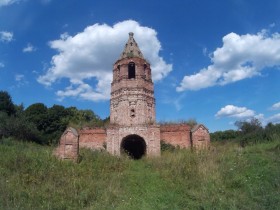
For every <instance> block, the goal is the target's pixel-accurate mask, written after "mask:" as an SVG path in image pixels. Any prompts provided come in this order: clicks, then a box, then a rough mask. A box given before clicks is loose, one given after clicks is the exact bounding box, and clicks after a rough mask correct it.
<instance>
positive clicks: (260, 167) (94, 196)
mask: <svg viewBox="0 0 280 210" xmlns="http://www.w3.org/2000/svg"><path fill="white" fill-rule="evenodd" d="M52 151H53V148H52V147H47V146H39V145H36V144H32V143H21V142H16V141H13V140H12V139H5V140H0V209H121V210H123V209H124V210H125V209H135V210H137V209H145V210H146V209H147V210H148V209H279V206H280V155H279V154H280V141H279V140H278V141H277V140H275V141H273V142H267V143H263V144H256V145H253V146H248V147H245V148H241V147H239V146H238V144H234V143H226V144H222V143H219V142H216V143H215V144H212V147H211V149H210V150H207V151H191V150H174V151H173V152H170V151H165V152H163V153H162V155H161V157H160V158H152V159H148V158H143V159H141V160H137V161H135V160H131V159H129V158H127V157H113V156H110V155H108V154H107V153H106V152H93V151H90V150H82V151H81V161H80V163H78V164H76V163H73V162H70V161H60V160H57V159H56V158H54V157H53V155H52Z"/></svg>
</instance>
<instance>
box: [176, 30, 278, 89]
mask: <svg viewBox="0 0 280 210" xmlns="http://www.w3.org/2000/svg"><path fill="white" fill-rule="evenodd" d="M211 62H212V64H211V65H209V66H208V67H206V68H203V69H201V70H200V71H199V72H198V73H196V74H193V75H189V76H185V77H184V78H183V80H182V81H181V84H180V86H178V87H177V88H176V90H177V91H184V90H199V89H202V88H207V87H211V86H215V85H226V84H229V83H233V82H237V81H239V80H243V79H246V78H251V77H254V76H256V75H260V74H261V71H262V70H263V69H265V68H271V67H275V66H280V34H279V33H274V34H268V32H267V31H266V30H262V31H261V32H260V33H257V34H246V35H238V34H236V33H230V34H227V35H226V36H224V37H223V46H222V47H221V48H217V49H216V50H215V51H214V52H213V54H212V55H211Z"/></svg>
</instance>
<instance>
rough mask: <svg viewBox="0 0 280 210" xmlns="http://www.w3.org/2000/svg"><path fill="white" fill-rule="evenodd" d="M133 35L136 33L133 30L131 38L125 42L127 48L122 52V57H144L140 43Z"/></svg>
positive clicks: (130, 33)
mask: <svg viewBox="0 0 280 210" xmlns="http://www.w3.org/2000/svg"><path fill="white" fill-rule="evenodd" d="M133 35H134V33H133V32H129V38H128V41H127V43H126V44H125V48H124V50H123V52H122V54H121V57H120V59H123V58H132V57H138V58H142V59H144V57H143V54H142V52H141V50H140V49H139V47H138V44H137V43H136V41H135V39H134V38H133Z"/></svg>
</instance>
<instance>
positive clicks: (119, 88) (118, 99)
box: [110, 32, 155, 126]
mask: <svg viewBox="0 0 280 210" xmlns="http://www.w3.org/2000/svg"><path fill="white" fill-rule="evenodd" d="M110 122H111V123H112V124H117V125H122V126H133V125H143V124H153V123H154V122H155V98H154V84H153V82H152V76H151V67H150V64H149V62H148V61H147V60H145V59H144V57H143V54H142V52H141V51H140V49H139V47H138V45H137V43H136V41H135V40H134V37H133V33H132V32H130V33H129V39H128V41H127V43H126V45H125V48H124V50H123V52H122V53H121V56H120V58H119V59H118V60H117V61H116V62H115V64H114V68H113V81H112V84H111V104H110Z"/></svg>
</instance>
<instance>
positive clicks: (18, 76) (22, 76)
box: [15, 74, 24, 82]
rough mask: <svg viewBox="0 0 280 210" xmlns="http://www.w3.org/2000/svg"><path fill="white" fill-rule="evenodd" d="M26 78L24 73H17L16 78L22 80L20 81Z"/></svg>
mask: <svg viewBox="0 0 280 210" xmlns="http://www.w3.org/2000/svg"><path fill="white" fill-rule="evenodd" d="M23 79H24V75H23V74H16V75H15V80H16V81H17V82H20V81H22V80H23Z"/></svg>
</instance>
